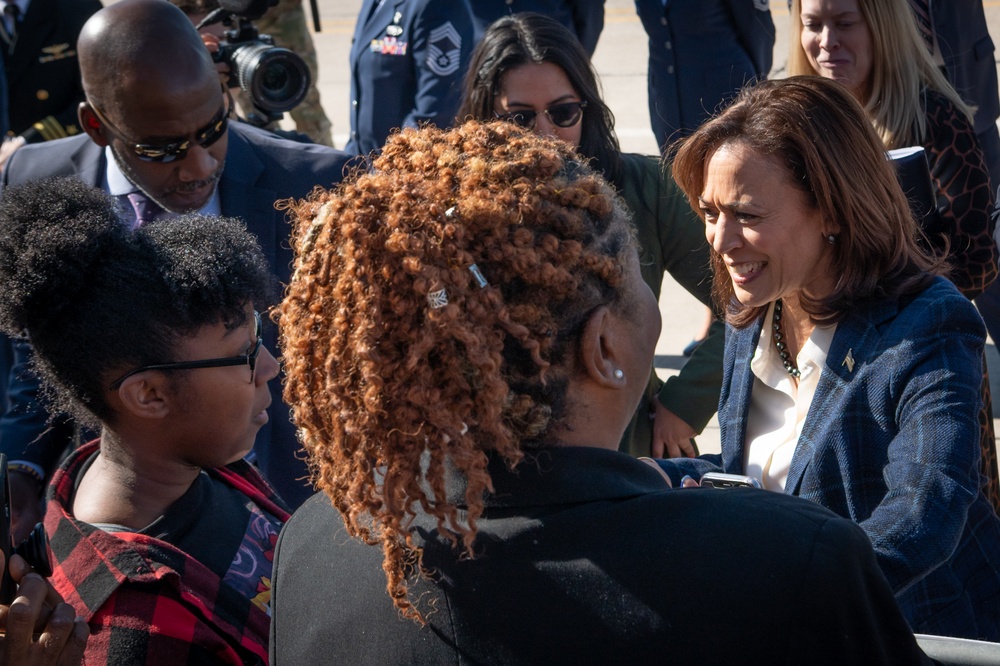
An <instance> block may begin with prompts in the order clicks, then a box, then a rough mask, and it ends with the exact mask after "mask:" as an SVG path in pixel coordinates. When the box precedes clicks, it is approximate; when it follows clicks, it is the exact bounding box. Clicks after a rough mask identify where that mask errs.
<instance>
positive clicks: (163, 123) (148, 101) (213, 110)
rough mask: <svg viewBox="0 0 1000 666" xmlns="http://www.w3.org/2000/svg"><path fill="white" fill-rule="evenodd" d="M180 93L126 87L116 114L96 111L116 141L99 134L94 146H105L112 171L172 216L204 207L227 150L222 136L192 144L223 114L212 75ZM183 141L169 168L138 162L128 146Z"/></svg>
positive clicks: (107, 134)
mask: <svg viewBox="0 0 1000 666" xmlns="http://www.w3.org/2000/svg"><path fill="white" fill-rule="evenodd" d="M185 88H186V89H181V90H169V86H162V87H160V86H156V85H154V84H153V83H147V84H144V85H135V86H131V88H130V90H134V94H131V95H129V96H123V99H122V100H121V106H120V109H119V110H118V112H117V113H115V112H114V111H113V110H106V109H102V111H103V112H104V113H105V114H106V115H108V120H109V121H110V122H111V123H113V124H114V127H115V129H116V130H117V131H118V132H120V133H121V136H118V135H116V134H115V133H113V132H112V131H110V130H109V129H107V128H104V130H103V131H102V132H101V133H100V134H99V136H100V137H102V140H101V141H98V143H100V145H107V144H108V143H109V142H110V145H111V150H112V152H113V153H114V156H115V159H116V161H117V162H118V166H119V167H120V168H121V170H122V173H124V174H125V176H126V177H127V178H128V179H129V180H130V181H131V182H132V184H134V185H135V186H136V187H138V188H139V189H140V190H142V191H143V192H145V193H146V195H147V196H148V197H149V198H151V199H152V200H153V201H155V202H156V203H158V204H159V205H160V206H162V207H163V208H164V209H166V210H169V211H171V212H174V213H186V212H193V211H197V210H199V209H200V208H202V207H203V206H204V205H205V204H207V203H208V201H209V199H211V197H212V195H213V194H214V193H215V189H216V187H217V186H218V183H219V179H220V178H221V177H222V171H223V168H224V166H225V160H226V149H227V147H228V136H227V132H223V134H222V136H221V137H219V138H218V140H216V141H215V142H214V143H212V144H211V145H209V146H207V147H205V146H202V145H199V144H198V143H197V141H196V140H195V138H196V137H197V136H199V134H200V133H202V132H203V131H204V130H206V128H209V127H211V126H212V125H213V121H216V122H217V121H218V118H219V113H220V111H222V110H224V109H226V108H227V106H226V103H227V100H226V97H225V95H224V94H223V92H222V89H221V88H220V86H219V81H218V79H217V78H216V77H215V76H214V73H213V75H212V76H211V77H210V78H207V77H202V82H201V84H199V85H196V86H193V87H191V86H186V87H185ZM91 136H94V134H93V133H91ZM185 139H186V140H190V141H191V148H190V150H188V152H187V155H185V156H184V157H183V158H181V159H177V160H174V161H172V162H162V163H159V162H146V161H143V160H140V159H139V157H138V156H137V155H136V154H135V153H134V152H133V150H132V148H131V147H130V145H129V143H140V144H158V145H159V144H168V143H172V142H176V141H181V140H185Z"/></svg>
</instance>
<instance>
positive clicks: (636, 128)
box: [305, 0, 1000, 452]
mask: <svg viewBox="0 0 1000 666" xmlns="http://www.w3.org/2000/svg"><path fill="white" fill-rule="evenodd" d="M471 1H472V2H475V1H476V0H471ZM946 1H947V0H946ZM305 4H306V5H307V6H308V2H306V3H305ZM983 4H984V7H985V9H986V16H987V21H988V23H989V26H990V31H991V33H992V34H994V35H1000V0H987V1H986V2H984V3H983ZM360 7H361V0H319V14H320V27H321V32H319V33H317V34H315V35H314V36H313V39H314V41H315V44H316V49H317V52H318V56H319V63H320V75H319V89H320V95H321V99H322V103H323V107H324V108H325V109H326V112H327V115H328V116H329V117H330V120H331V121H332V122H333V129H334V138H335V142H336V144H337V146H340V147H342V146H343V145H344V144H345V143H346V140H347V134H348V132H349V121H348V108H349V104H350V72H349V69H348V54H349V52H350V48H351V37H352V35H353V32H354V23H355V20H356V18H357V15H358V11H359V10H360ZM307 12H308V10H307ZM771 13H772V16H773V18H774V23H775V27H776V29H777V39H776V42H775V49H774V68H773V70H772V73H771V76H772V78H774V77H781V76H784V72H785V64H786V63H787V61H788V23H789V21H788V10H787V5H786V3H785V2H784V0H777V1H772V2H771ZM995 39H996V38H995ZM646 41H647V40H646V34H645V32H644V31H643V29H642V25H641V24H640V23H639V19H638V18H637V17H636V14H635V6H634V4H633V1H632V0H606V4H605V22H604V31H603V33H602V34H601V39H600V42H599V43H598V45H597V51H596V52H595V54H594V64H595V66H596V68H597V71H598V73H599V75H600V77H601V82H602V85H603V91H604V100H605V102H606V103H607V104H608V105H609V106H610V107H611V110H612V111H613V112H614V115H615V120H616V122H615V129H616V132H617V134H618V139H619V141H620V143H621V147H622V150H624V151H626V152H637V153H647V154H656V152H657V147H656V141H655V139H654V138H653V133H652V131H651V130H650V126H649V111H648V107H647V96H646V57H647V50H646ZM660 311H661V313H662V315H663V330H662V333H661V335H660V341H659V344H658V345H657V348H656V354H657V356H656V366H657V369H658V371H659V372H660V373H661V374H663V375H669V374H672V373H675V372H676V370H677V369H678V368H680V367H681V365H682V363H683V361H684V357H683V356H681V350H682V349H683V348H684V346H685V345H687V343H688V342H689V341H690V340H691V338H692V336H693V334H694V333H695V331H696V329H697V328H698V327H699V325H700V322H701V319H702V316H703V315H702V312H703V309H702V307H701V305H700V304H699V303H698V302H697V301H696V300H695V299H694V298H693V297H691V296H690V295H689V294H688V293H687V292H686V291H684V290H683V289H682V288H681V287H679V286H678V285H677V283H676V282H674V281H673V280H672V279H671V278H670V277H669V276H667V277H666V278H665V279H664V284H663V290H662V295H661V297H660ZM989 351H990V353H991V355H992V356H991V359H992V360H995V361H996V366H995V367H994V364H993V363H991V364H990V367H991V374H992V375H994V376H997V377H1000V356H997V353H996V349H995V348H993V347H992V345H991V346H990V350H989ZM998 395H1000V391H998V390H997V389H996V388H994V396H998ZM994 399H995V400H996V397H995V398H994ZM997 425H998V426H1000V423H997ZM998 432H1000V427H998ZM698 443H699V446H700V448H701V450H702V452H713V451H716V452H717V451H718V450H719V434H718V424H717V423H716V422H715V420H714V419H713V421H712V423H711V424H710V425H709V427H708V428H707V429H706V431H705V433H703V434H702V436H701V437H699V438H698Z"/></svg>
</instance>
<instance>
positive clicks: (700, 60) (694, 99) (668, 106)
mask: <svg viewBox="0 0 1000 666" xmlns="http://www.w3.org/2000/svg"><path fill="white" fill-rule="evenodd" d="M635 7H636V11H637V12H638V13H639V18H640V19H641V20H642V25H643V27H644V28H645V29H646V34H647V35H649V73H648V77H649V83H648V85H649V116H650V120H651V121H652V125H653V134H654V135H656V142H657V144H658V145H659V146H660V150H661V151H662V150H664V149H665V148H666V146H667V144H669V143H670V142H671V141H672V140H674V139H678V138H680V137H682V136H686V135H688V134H690V133H691V132H692V131H693V130H694V129H695V128H696V127H698V126H699V125H701V123H702V122H704V121H705V120H706V119H707V118H708V117H709V116H711V115H712V114H713V113H715V111H717V110H718V108H719V106H720V105H721V104H722V103H723V102H725V101H726V100H729V99H732V98H733V97H734V96H735V95H736V93H737V92H739V90H740V88H741V87H743V86H744V85H745V84H747V83H749V82H751V81H753V80H754V79H763V78H766V77H767V75H768V73H769V72H770V71H771V61H772V59H773V51H774V22H773V21H772V20H771V10H770V9H769V8H768V0H635Z"/></svg>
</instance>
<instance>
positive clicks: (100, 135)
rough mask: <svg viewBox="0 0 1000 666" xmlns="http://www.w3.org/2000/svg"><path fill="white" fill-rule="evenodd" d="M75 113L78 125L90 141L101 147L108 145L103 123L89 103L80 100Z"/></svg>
mask: <svg viewBox="0 0 1000 666" xmlns="http://www.w3.org/2000/svg"><path fill="white" fill-rule="evenodd" d="M76 115H77V118H78V119H79V121H80V127H82V128H83V131H84V132H86V133H87V136H89V137H90V140H91V141H93V142H94V143H96V144H97V145H98V146H100V147H101V148H104V147H105V146H107V145H108V140H107V139H105V138H104V125H103V124H102V123H101V120H100V118H98V117H97V114H96V113H94V110H93V109H92V108H91V107H90V104H89V103H87V102H80V106H78V107H77V109H76Z"/></svg>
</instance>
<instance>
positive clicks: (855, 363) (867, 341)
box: [785, 301, 899, 495]
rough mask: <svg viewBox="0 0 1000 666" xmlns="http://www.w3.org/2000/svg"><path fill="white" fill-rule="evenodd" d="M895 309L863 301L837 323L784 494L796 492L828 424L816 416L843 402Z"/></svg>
mask: <svg viewBox="0 0 1000 666" xmlns="http://www.w3.org/2000/svg"><path fill="white" fill-rule="evenodd" d="M898 310H899V304H898V303H897V302H896V301H892V302H885V301H878V302H873V303H866V304H862V305H859V306H857V307H854V308H851V309H850V310H849V311H848V312H849V314H848V315H847V316H846V317H845V318H844V319H843V321H841V322H840V323H839V324H837V331H836V333H834V336H833V341H832V342H831V343H830V351H829V353H828V354H827V357H826V365H825V366H824V367H823V374H821V375H820V378H819V382H818V383H817V385H816V393H815V395H813V399H812V403H811V404H810V405H809V411H808V413H807V414H806V420H805V423H804V424H803V426H802V434H801V435H799V441H798V444H797V445H796V447H795V453H794V454H793V455H792V461H791V463H790V465H789V469H788V479H787V480H786V481H785V493H786V494H789V495H798V494H799V491H800V487H801V485H802V478H803V476H804V475H805V472H806V470H807V469H808V468H809V464H810V462H811V461H812V459H813V456H814V455H815V453H816V442H817V441H818V440H817V436H818V433H819V432H822V431H823V430H825V429H827V428H828V425H829V424H828V423H823V422H821V421H820V419H821V417H820V416H819V415H820V414H829V413H830V411H829V410H827V409H826V408H825V406H826V405H827V404H834V405H836V404H841V403H844V402H845V400H844V399H843V397H842V396H844V395H845V394H846V393H848V392H850V391H852V390H853V389H852V387H851V383H852V382H853V381H854V378H855V377H858V376H859V375H861V370H862V368H863V367H864V366H865V365H866V364H867V363H871V362H872V361H873V360H874V359H872V358H869V355H871V354H874V353H875V352H876V350H877V349H878V348H879V344H878V341H879V338H881V336H882V334H881V333H880V332H879V325H881V324H882V322H884V321H886V320H887V319H891V318H892V317H894V316H895V315H896V313H897V312H898Z"/></svg>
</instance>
